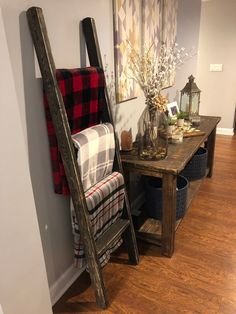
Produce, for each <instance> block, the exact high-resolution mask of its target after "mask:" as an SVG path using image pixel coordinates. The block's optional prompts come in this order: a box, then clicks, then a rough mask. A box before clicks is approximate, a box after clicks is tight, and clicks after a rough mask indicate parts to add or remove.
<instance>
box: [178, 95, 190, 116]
mask: <svg viewBox="0 0 236 314" xmlns="http://www.w3.org/2000/svg"><path fill="white" fill-rule="evenodd" d="M180 110H181V111H184V112H189V95H188V94H187V93H183V94H182V95H181V103H180Z"/></svg>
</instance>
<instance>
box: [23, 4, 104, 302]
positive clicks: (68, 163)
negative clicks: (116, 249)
mask: <svg viewBox="0 0 236 314" xmlns="http://www.w3.org/2000/svg"><path fill="white" fill-rule="evenodd" d="M27 19H28V24H29V28H30V32H31V36H32V39H33V43H34V46H35V50H36V54H37V58H38V62H39V66H40V70H41V74H42V79H43V84H44V88H45V91H46V94H47V97H48V102H49V108H50V112H51V115H52V119H53V124H54V127H55V131H56V136H57V140H58V147H59V150H60V153H61V156H62V160H63V165H64V167H65V172H66V176H67V180H68V184H69V188H70V192H71V197H72V201H73V204H74V208H75V214H76V218H77V220H78V224H79V228H80V233H81V237H82V240H83V243H84V250H85V256H86V261H87V264H88V269H89V272H90V277H91V281H92V284H93V286H94V288H95V296H96V301H97V304H98V305H99V306H100V307H102V308H106V307H107V304H108V301H107V295H106V290H105V285H104V282H103V277H102V272H101V266H100V262H99V259H98V255H97V252H96V244H95V241H94V237H93V234H92V229H91V223H90V218H89V213H88V209H87V204H86V200H85V196H84V191H83V186H82V182H81V178H80V171H79V167H78V164H77V161H76V156H75V150H74V146H73V142H72V138H71V132H70V127H69V124H68V120H67V114H66V111H65V107H64V102H63V99H62V95H61V92H60V90H59V87H58V84H57V80H56V76H55V73H56V68H55V64H54V60H53V56H52V52H51V47H50V43H49V39H48V35H47V29H46V25H45V21H44V16H43V11H42V9H41V8H38V7H31V8H29V9H28V10H27Z"/></svg>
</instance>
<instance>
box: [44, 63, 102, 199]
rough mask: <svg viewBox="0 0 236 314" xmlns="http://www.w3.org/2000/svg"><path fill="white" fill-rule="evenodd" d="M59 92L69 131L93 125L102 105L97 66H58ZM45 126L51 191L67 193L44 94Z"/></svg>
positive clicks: (100, 73) (99, 75)
mask: <svg viewBox="0 0 236 314" xmlns="http://www.w3.org/2000/svg"><path fill="white" fill-rule="evenodd" d="M56 77H57V81H58V86H59V88H60V91H61V93H62V97H63V100H64V105H65V109H66V112H67V117H68V121H69V125H70V129H71V134H75V133H77V132H79V131H82V130H83V129H85V128H88V127H90V126H93V125H96V124H98V123H99V122H100V120H101V112H102V109H103V105H104V99H105V98H104V86H105V78H104V73H103V70H102V69H100V68H94V67H89V68H80V69H70V70H68V69H60V70H57V71H56ZM44 107H45V113H46V121H47V130H48V136H49V145H50V155H51V160H52V171H53V181H54V190H55V193H58V194H63V195H69V194H70V191H69V187H68V183H67V180H66V175H65V171H64V166H63V163H62V159H61V155H60V153H59V150H58V145H57V139H56V134H55V129H54V126H53V123H52V118H51V114H50V111H49V105H48V101H47V97H46V96H45V97H44Z"/></svg>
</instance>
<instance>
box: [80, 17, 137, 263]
mask: <svg viewBox="0 0 236 314" xmlns="http://www.w3.org/2000/svg"><path fill="white" fill-rule="evenodd" d="M82 28H83V33H84V37H85V42H86V46H87V52H88V57H89V62H90V65H91V66H95V67H100V68H102V69H104V68H103V64H102V57H101V51H100V46H99V42H98V36H97V30H96V25H95V21H94V19H93V18H91V17H87V18H85V19H83V20H82ZM104 109H105V112H104V122H110V123H111V124H112V125H113V126H114V121H113V117H112V112H111V103H110V99H109V96H108V91H107V86H105V108H104ZM114 135H115V160H114V169H115V170H117V171H119V172H120V173H122V174H123V175H124V171H123V166H122V162H121V157H120V146H119V141H118V138H117V134H116V132H114ZM123 218H126V219H129V220H130V226H129V227H128V228H127V229H126V230H125V232H124V240H125V243H126V247H127V249H128V254H129V259H130V262H131V263H132V264H134V265H136V264H138V262H139V254H138V248H137V242H136V236H135V231H134V226H133V221H132V216H131V209H130V203H129V199H128V195H127V189H126V187H125V202H124V211H123Z"/></svg>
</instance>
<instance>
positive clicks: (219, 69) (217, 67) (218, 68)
mask: <svg viewBox="0 0 236 314" xmlns="http://www.w3.org/2000/svg"><path fill="white" fill-rule="evenodd" d="M222 71H223V64H210V72H222Z"/></svg>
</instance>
